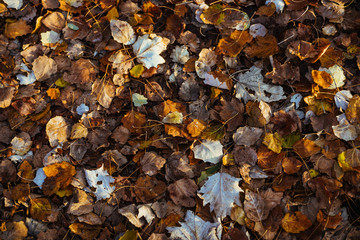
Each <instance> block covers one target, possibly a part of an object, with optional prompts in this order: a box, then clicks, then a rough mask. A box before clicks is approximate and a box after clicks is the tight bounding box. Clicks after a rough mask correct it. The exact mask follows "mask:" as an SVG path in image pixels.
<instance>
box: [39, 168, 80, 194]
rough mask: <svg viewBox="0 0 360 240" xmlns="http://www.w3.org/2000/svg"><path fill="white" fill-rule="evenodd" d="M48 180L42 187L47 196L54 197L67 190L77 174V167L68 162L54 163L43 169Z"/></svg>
mask: <svg viewBox="0 0 360 240" xmlns="http://www.w3.org/2000/svg"><path fill="white" fill-rule="evenodd" d="M43 170H44V173H45V175H46V179H45V180H44V183H43V185H42V188H43V192H44V194H46V195H52V194H54V193H56V192H57V191H58V190H59V189H63V188H66V187H67V186H68V185H69V184H70V183H71V180H72V177H73V176H74V175H75V174H76V170H75V167H74V166H72V165H71V164H70V163H68V162H61V163H54V164H51V165H48V166H46V167H44V168H43Z"/></svg>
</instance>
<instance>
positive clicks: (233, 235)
mask: <svg viewBox="0 0 360 240" xmlns="http://www.w3.org/2000/svg"><path fill="white" fill-rule="evenodd" d="M248 239H249V238H248V237H247V235H246V233H245V232H244V231H241V230H239V229H237V228H231V229H230V230H229V231H228V232H226V233H225V234H224V235H223V236H222V240H248Z"/></svg>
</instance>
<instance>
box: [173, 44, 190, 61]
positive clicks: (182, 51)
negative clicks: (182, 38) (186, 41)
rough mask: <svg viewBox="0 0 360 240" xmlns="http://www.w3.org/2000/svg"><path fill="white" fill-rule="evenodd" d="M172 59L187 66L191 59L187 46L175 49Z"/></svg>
mask: <svg viewBox="0 0 360 240" xmlns="http://www.w3.org/2000/svg"><path fill="white" fill-rule="evenodd" d="M170 57H171V58H172V60H173V61H174V62H176V63H181V64H185V63H186V62H187V61H188V60H189V59H190V54H189V51H188V50H187V47H186V46H185V45H183V46H176V47H175V48H174V49H173V51H172V53H171V55H170Z"/></svg>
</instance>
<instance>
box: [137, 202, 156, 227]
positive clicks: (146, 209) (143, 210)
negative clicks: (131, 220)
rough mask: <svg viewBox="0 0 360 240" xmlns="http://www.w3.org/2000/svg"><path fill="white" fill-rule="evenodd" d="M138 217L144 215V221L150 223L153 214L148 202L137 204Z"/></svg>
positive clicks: (153, 216)
mask: <svg viewBox="0 0 360 240" xmlns="http://www.w3.org/2000/svg"><path fill="white" fill-rule="evenodd" d="M138 212H139V213H138V218H139V219H140V218H142V217H144V218H145V220H146V222H147V223H148V224H149V225H150V224H151V223H152V221H153V220H154V218H155V214H154V213H153V211H152V210H151V205H150V204H143V205H140V206H138Z"/></svg>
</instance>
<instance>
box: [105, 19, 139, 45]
mask: <svg viewBox="0 0 360 240" xmlns="http://www.w3.org/2000/svg"><path fill="white" fill-rule="evenodd" d="M110 29H111V35H112V36H113V38H114V40H115V41H117V42H119V43H122V44H125V45H130V44H133V43H134V42H135V40H136V35H135V32H134V29H133V28H132V26H131V25H130V24H129V23H128V22H125V21H121V20H115V19H112V20H111V21H110Z"/></svg>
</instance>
